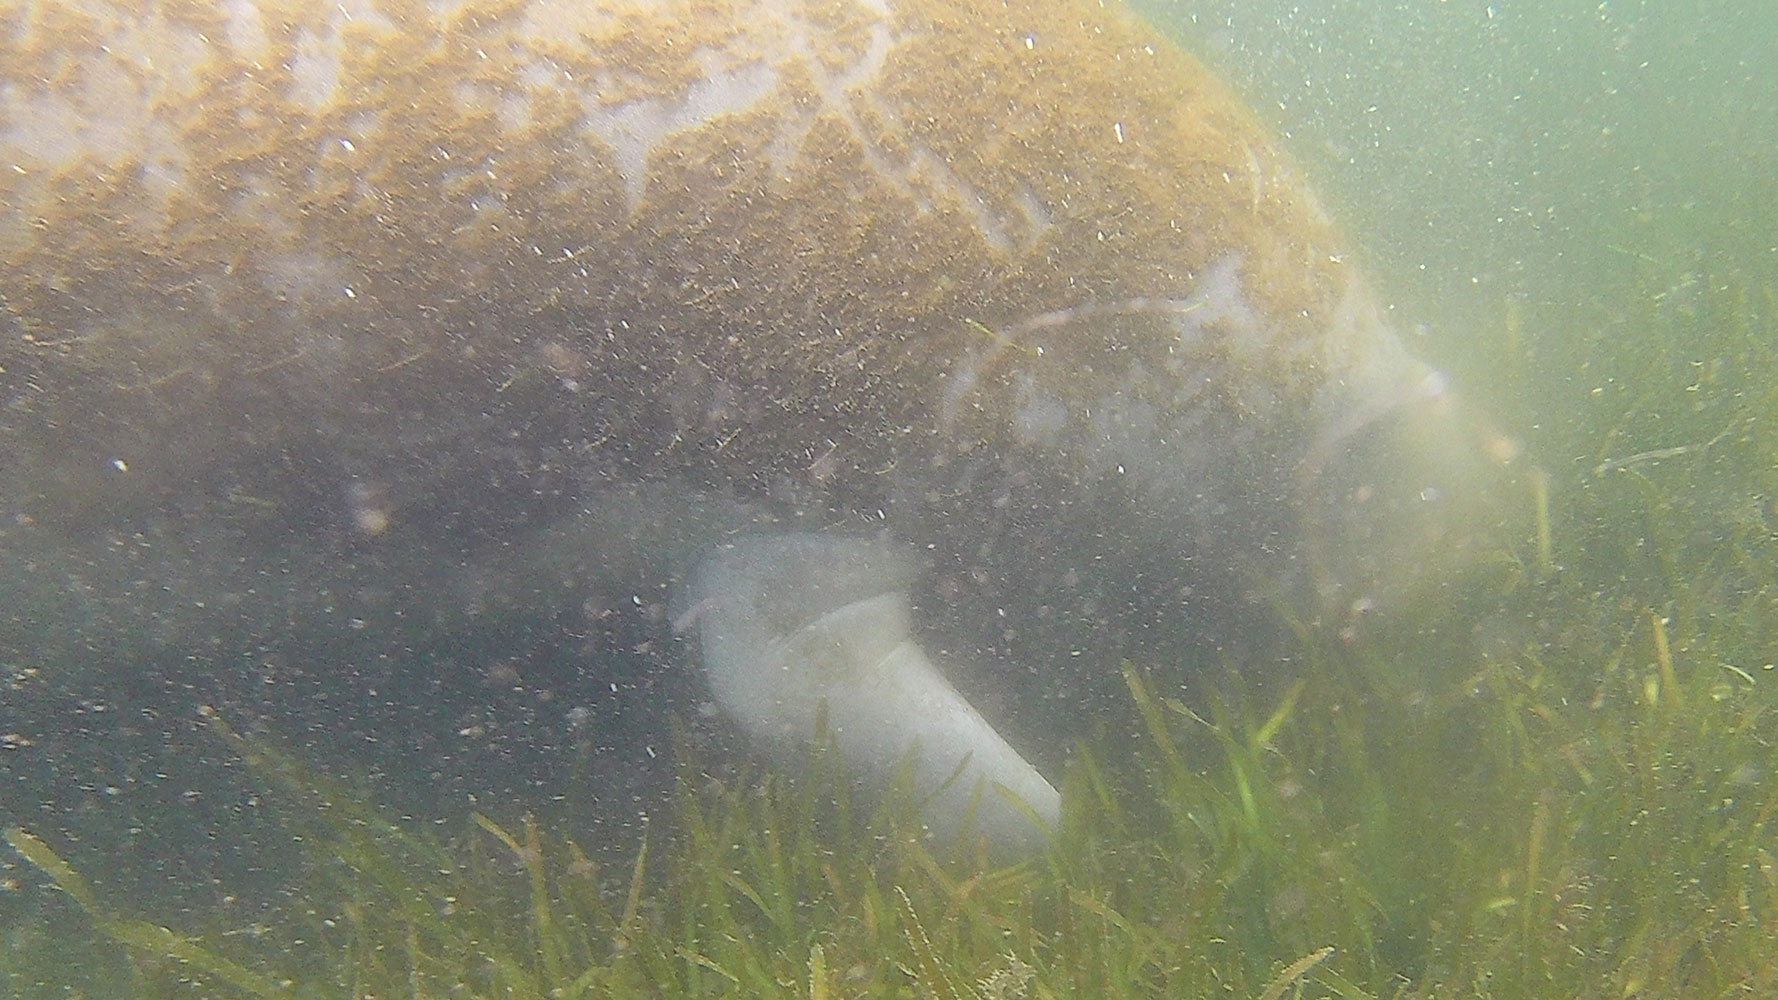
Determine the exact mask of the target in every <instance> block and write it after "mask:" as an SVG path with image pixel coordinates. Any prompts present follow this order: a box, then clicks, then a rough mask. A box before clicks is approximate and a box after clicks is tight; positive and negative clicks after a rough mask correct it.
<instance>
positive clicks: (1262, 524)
mask: <svg viewBox="0 0 1778 1000" xmlns="http://www.w3.org/2000/svg"><path fill="white" fill-rule="evenodd" d="M0 332H3V333H4V341H3V344H0V352H3V353H0V366H3V367H4V379H5V408H4V411H3V412H0V461H3V462H4V465H5V469H6V476H5V481H4V483H3V484H0V503H4V505H5V507H6V508H7V509H6V513H7V515H8V516H7V518H6V527H5V528H4V529H0V530H3V532H4V537H3V539H0V544H3V545H4V546H5V548H6V549H7V550H8V553H9V554H8V555H7V557H6V558H7V561H8V566H7V567H6V568H7V569H9V570H10V571H12V572H9V574H8V576H9V583H8V584H7V586H8V587H10V588H11V589H12V592H13V593H15V594H18V595H20V596H21V600H19V601H14V602H11V603H12V605H13V606H14V607H17V608H19V609H20V610H19V611H18V612H16V613H14V616H13V618H12V620H11V622H9V623H8V624H7V634H6V635H5V636H4V637H3V641H4V642H5V644H6V645H7V646H8V647H9V648H10V649H11V650H12V651H13V652H14V653H19V652H21V651H22V652H23V653H25V654H29V655H33V656H35V657H38V658H42V657H44V656H45V655H52V654H56V653H58V652H61V651H65V649H64V647H63V646H59V645H57V643H65V642H77V643H78V644H80V645H82V646H83V647H85V648H91V647H93V646H94V645H95V644H97V645H100V646H103V647H104V648H106V649H108V650H111V651H114V652H117V653H118V654H119V655H121V654H122V653H123V652H126V651H127V649H128V647H129V645H130V644H131V643H132V642H134V641H137V640H136V639H135V638H132V637H133V636H137V635H139V634H140V632H141V629H140V626H143V625H144V624H147V625H149V626H152V628H151V629H150V630H149V631H150V632H151V634H152V635H154V636H156V637H157V638H156V639H155V641H157V642H161V643H167V644H172V645H174V646H177V645H178V644H179V643H181V642H186V641H189V639H188V638H182V637H189V636H192V635H197V634H202V635H205V636H208V637H210V640H209V641H211V642H212V643H215V642H224V643H227V642H247V641H264V640H265V639H266V637H267V636H268V635H272V634H275V633H277V632H278V631H279V630H281V629H289V628H290V627H291V626H292V624H295V625H298V626H300V625H301V624H302V623H303V622H305V621H310V620H320V619H326V620H330V621H331V620H338V619H342V618H350V619H352V620H353V621H355V622H359V623H364V622H369V623H370V624H371V625H372V626H373V628H372V631H375V628H374V627H375V626H379V625H383V624H387V625H389V626H390V627H391V628H396V627H400V625H399V623H400V622H408V623H412V622H414V621H424V622H429V623H434V624H436V623H439V622H446V623H447V625H448V622H449V621H450V620H451V619H452V617H453V616H458V615H462V614H465V613H470V612H467V611H466V610H465V606H466V604H472V603H473V602H465V601H464V600H463V598H462V595H461V593H460V592H457V591H453V590H451V588H442V589H443V590H444V591H447V592H448V593H445V594H442V595H441V594H438V593H431V594H428V593H418V594H416V593H414V592H413V588H410V587H408V586H407V585H405V584H402V583H400V582H399V581H400V580H402V579H403V578H404V574H411V573H415V572H426V571H427V567H433V568H436V567H438V566H459V565H462V564H464V563H465V562H473V561H474V560H475V559H476V558H477V556H476V553H477V552H485V551H487V550H489V549H493V548H498V547H500V546H506V545H512V544H516V545H519V546H520V547H521V548H522V547H523V546H524V544H525V543H524V541H523V540H524V539H527V538H531V539H535V538H536V537H538V533H539V532H545V533H548V532H566V535H568V536H572V537H573V538H574V539H576V542H575V545H576V546H577V548H576V555H575V556H573V557H571V558H570V557H563V556H561V555H560V553H559V552H553V551H552V554H550V555H547V556H544V557H540V559H541V561H540V563H539V565H546V566H548V567H549V568H548V569H547V570H545V571H543V572H542V574H541V575H542V576H545V577H548V578H549V579H547V580H542V581H539V580H535V579H533V580H529V581H527V583H526V586H529V587H532V588H533V589H534V590H536V591H537V592H539V597H538V599H539V600H551V599H554V600H559V601H562V602H564V603H571V602H572V600H573V598H572V597H571V596H568V595H572V594H574V593H576V588H577V587H578V586H581V585H582V584H584V576H578V577H577V576H576V575H575V573H574V572H570V571H568V570H566V569H563V568H562V565H561V562H562V561H563V560H566V562H569V563H576V564H577V565H584V564H588V563H591V564H608V565H613V566H616V565H621V564H624V563H625V560H627V559H630V558H631V557H632V556H633V553H631V552H630V551H629V549H631V548H635V547H638V546H640V547H643V548H646V547H649V546H650V545H655V544H657V543H659V542H660V540H661V539H662V538H663V537H665V536H667V535H670V534H671V533H672V530H673V528H674V526H675V525H674V523H673V522H674V521H675V515H671V514H663V505H665V507H667V508H670V507H671V505H672V503H673V499H674V498H676V497H693V496H695V497H699V498H703V499H701V500H700V501H699V502H698V506H697V508H696V512H695V513H688V514H686V515H685V520H686V521H687V522H688V523H689V522H697V523H698V524H700V525H701V526H702V528H701V530H703V531H705V534H698V533H697V532H693V534H694V535H696V537H695V538H692V539H690V540H689V541H684V542H683V546H682V547H683V548H684V549H686V550H690V549H692V548H696V547H699V546H702V545H704V544H706V543H707V542H708V541H709V537H706V535H709V536H716V537H720V535H721V534H722V533H724V532H727V531H729V530H731V529H732V528H734V527H736V526H745V524H743V523H742V522H744V521H746V519H747V518H766V519H771V518H778V519H780V520H785V519H788V520H792V521H795V522H796V525H797V526H798V527H810V526H814V527H821V528H825V529H830V530H831V529H834V528H839V529H851V530H864V529H871V530H876V529H886V530H887V531H888V532H889V533H890V534H892V535H893V536H895V537H896V538H899V539H902V540H904V541H905V542H907V543H909V544H911V545H912V546H915V547H917V548H916V550H917V551H919V552H920V553H921V554H922V556H921V557H922V558H923V559H925V560H926V566H925V569H926V570H927V571H928V576H929V578H930V579H932V580H934V581H936V583H935V584H934V585H933V586H932V588H931V590H930V593H929V595H928V596H927V597H926V598H924V599H923V600H920V601H918V602H917V603H921V604H922V605H923V606H924V608H925V609H926V610H927V611H928V612H929V613H930V615H931V617H932V618H933V620H934V621H935V622H937V623H938V626H939V627H941V628H944V629H948V630H949V631H950V633H951V634H956V635H962V636H964V637H965V638H964V639H962V640H961V642H962V643H964V644H967V645H969V646H971V647H973V651H975V652H981V653H985V654H986V658H988V659H995V658H996V657H997V656H1005V655H1007V654H1009V653H1011V654H1016V655H1018V656H1021V657H1025V661H1024V668H1025V669H1028V670H1029V674H1027V675H1025V676H1026V678H1027V679H1026V681H1025V683H1036V684H1039V685H1041V684H1042V683H1043V681H1042V680H1041V678H1043V676H1044V675H1045V673H1046V672H1049V671H1052V670H1056V669H1057V668H1058V665H1064V664H1066V663H1068V661H1069V658H1070V656H1071V655H1072V654H1078V653H1080V652H1081V651H1082V650H1081V648H1080V647H1081V646H1083V645H1085V643H1084V642H1083V640H1082V637H1083V636H1086V637H1089V638H1090V637H1092V636H1094V635H1095V634H1096V635H1097V636H1098V637H1099V638H1101V639H1103V640H1105V641H1106V643H1107V649H1106V650H1105V651H1103V654H1102V655H1100V654H1098V653H1096V654H1095V657H1094V659H1095V660H1096V661H1097V664H1098V666H1100V667H1103V666H1104V665H1105V663H1104V661H1105V659H1106V658H1109V657H1111V656H1114V655H1115V653H1114V652H1113V650H1115V649H1116V648H1118V644H1119V643H1124V644H1127V643H1128V642H1130V641H1132V640H1134V641H1143V640H1144V639H1145V638H1154V639H1155V642H1156V644H1157V645H1158V646H1161V647H1164V646H1165V645H1166V644H1167V643H1168V642H1169V641H1171V638H1172V637H1176V636H1179V635H1183V634H1187V633H1191V632H1194V631H1195V630H1198V629H1202V628H1204V627H1206V626H1205V623H1206V621H1208V620H1214V619H1217V618H1218V617H1219V616H1221V617H1239V614H1240V609H1241V608H1242V607H1243V606H1244V601H1245V600H1246V599H1247V596H1248V591H1249V590H1250V589H1252V588H1254V587H1256V586H1259V585H1261V584H1262V583H1263V581H1265V580H1266V579H1268V578H1271V577H1280V578H1294V579H1295V580H1296V581H1297V582H1298V583H1301V584H1306V585H1307V587H1306V588H1305V589H1306V590H1309V591H1311V592H1312V594H1311V596H1312V597H1313V598H1314V599H1317V600H1320V599H1327V600H1331V601H1332V602H1333V604H1334V605H1335V606H1344V605H1343V603H1342V602H1345V601H1348V600H1350V599H1352V598H1353V597H1354V596H1359V597H1362V595H1364V594H1366V593H1368V591H1367V590H1366V589H1365V588H1367V587H1370V586H1372V585H1374V584H1375V582H1376V581H1377V580H1378V579H1382V578H1391V577H1397V576H1401V575H1405V574H1401V573H1400V572H1399V571H1401V570H1402V568H1403V567H1404V566H1408V565H1410V564H1411V563H1417V562H1419V561H1421V560H1423V559H1429V558H1431V556H1430V553H1431V552H1432V550H1433V549H1434V548H1436V547H1438V546H1447V545H1451V544H1467V543H1468V541H1469V540H1468V537H1467V534H1466V529H1465V526H1464V524H1463V522H1462V520H1461V519H1460V518H1458V517H1457V516H1455V515H1454V514H1453V513H1452V512H1453V511H1454V510H1455V509H1456V507H1455V505H1454V504H1450V503H1444V502H1441V500H1440V498H1445V499H1447V500H1448V499H1449V498H1452V497H1458V496H1464V495H1467V494H1468V493H1470V492H1471V491H1472V489H1473V487H1474V486H1475V483H1476V482H1477V481H1478V477H1479V476H1481V475H1482V474H1484V473H1485V471H1486V469H1485V466H1486V462H1485V461H1484V460H1483V459H1482V458H1479V457H1477V447H1476V445H1477V436H1476V434H1475V433H1474V432H1472V431H1471V430H1470V429H1469V428H1468V426H1467V425H1466V424H1464V423H1463V421H1462V419H1461V417H1460V415H1459V414H1456V413H1455V412H1454V411H1453V409H1452V407H1451V395H1450V393H1449V392H1448V391H1447V390H1446V387H1445V386H1444V385H1443V383H1442V380H1441V378H1440V377H1439V376H1438V375H1437V374H1436V373H1434V372H1431V371H1430V370H1429V369H1428V368H1427V367H1426V366H1424V365H1423V364H1421V363H1419V362H1418V361H1416V360H1414V359H1413V358H1412V357H1410V356H1409V355H1408V354H1407V353H1406V352H1405V351H1404V350H1403V348H1402V346H1401V344H1400V342H1399V340H1398V339H1397V337H1396V335H1395V334H1394V333H1393V332H1392V331H1391V330H1390V329H1389V328H1388V326H1387V324H1386V323H1385V322H1384V318H1383V316H1382V313H1381V310H1380V308H1379V306H1378V303H1377V300H1376V299H1375V297H1374V296H1373V295H1372V293H1371V292H1370V291H1369V290H1368V289H1367V287H1366V285H1365V282H1364V280H1363V279H1362V277H1361V275H1360V274H1359V270H1358V267H1357V265H1356V263H1355V260H1354V259H1353V257H1352V256H1351V255H1350V252H1349V250H1348V248H1347V246H1346V244H1345V243H1344V242H1343V241H1342V240H1341V238H1340V237H1339V235H1338V234H1337V233H1336V232H1335V230H1334V229H1333V227H1332V226H1331V225H1330V223H1329V221H1328V219H1327V218H1326V217H1325V215H1324V213H1323V212H1322V211H1321V209H1320V208H1319V207H1318V205H1317V203H1316V201H1315V199H1314V197H1313V195H1312V194H1311V193H1310V192H1309V191H1308V190H1307V188H1306V187H1305V185H1304V183H1303V182H1302V180H1301V179H1300V178H1299V177H1298V176H1297V174H1296V172H1295V170H1294V169H1293V167H1292V166H1291V164H1290V163H1289V162H1288V160H1287V159H1286V158H1285V157H1284V156H1283V155H1282V154H1281V153H1280V151H1279V150H1278V149H1277V148H1276V146H1275V145H1274V143H1273V141H1272V140H1271V139H1270V138H1269V137H1268V136H1267V135H1266V133H1265V130H1264V129H1263V128H1261V127H1260V126H1259V125H1258V124H1257V123H1256V121H1255V119H1254V118H1253V117H1252V116H1251V115H1250V114H1249V113H1248V112H1247V111H1245V110H1244V109H1243V108H1242V107H1241V106H1240V105H1239V103H1238V102H1237V101H1235V100H1234V99H1233V98H1232V97H1231V95H1230V94H1229V92H1228V91H1227V90H1226V89H1225V88H1224V87H1223V86H1222V85H1221V84H1219V83H1218V82H1216V81H1215V80H1214V79H1213V78H1211V77H1210V76H1209V75H1208V74H1207V72H1206V71H1205V70H1204V69H1203V68H1202V67H1201V66H1200V65H1198V64H1197V63H1196V62H1194V61H1193V60H1191V59H1190V58H1188V57H1186V56H1184V55H1182V54H1181V53H1180V52H1178V51H1176V50H1175V49H1174V48H1173V47H1172V46H1171V45H1170V44H1168V43H1166V42H1164V41H1162V40H1160V39H1159V38H1157V37H1156V35H1155V34H1154V33H1153V32H1152V31H1151V30H1150V29H1149V28H1148V27H1147V26H1146V25H1144V24H1143V23H1141V22H1140V21H1139V20H1138V19H1136V18H1135V17H1133V16H1132V15H1130V14H1129V13H1127V12H1125V11H1122V10H1120V9H1117V8H1116V7H1115V6H1109V7H1108V6H1102V5H1100V4H1097V3H1088V2H1076V0H1031V2H1029V3H1022V4H1019V5H1014V6H1012V7H1008V6H1006V5H1004V4H1000V3H989V2H976V0H894V2H885V3H873V2H851V0H837V2H807V3H805V2H801V0H788V2H772V3H765V2H761V3H748V2H732V3H730V2H716V0H710V2H701V0H700V2H673V0H669V2H658V3H642V2H626V0H461V2H454V3H436V2H419V0H349V2H346V3H331V2H328V3H321V2H316V0H240V2H233V3H225V4H217V3H213V2H208V0H148V2H134V0H132V2H119V3H105V2H102V0H90V2H89V0H41V2H23V3H20V2H13V3H10V4H8V5H7V6H6V7H5V8H3V9H0ZM637 489H641V490H643V491H644V492H642V493H637V492H635V490H637ZM610 497H618V498H628V500H629V501H630V502H624V501H623V500H609V499H608V498H610ZM637 497H643V498H645V499H644V500H643V501H641V502H636V498H637ZM712 498H714V499H712ZM712 504H717V505H721V504H735V505H740V506H742V507H744V508H745V509H746V510H747V511H748V512H749V513H748V514H746V515H745V517H741V518H728V519H724V518H722V517H718V516H713V515H709V511H710V510H711V509H712V506H711V505H712ZM589 510H593V511H594V513H593V514H592V515H590V517H591V520H590V521H588V522H585V523H590V524H593V525H596V527H597V530H590V529H587V530H579V529H573V528H568V529H563V528H561V527H560V526H561V525H563V524H564V523H572V522H573V519H574V517H575V516H578V515H582V512H585V511H589ZM761 511H764V512H767V513H764V514H762V513H760V512H761ZM626 518H635V519H637V520H638V521H645V520H648V519H649V518H654V519H655V520H654V521H653V522H652V523H653V524H654V528H653V529H650V531H652V533H650V531H640V532H632V533H630V535H628V536H625V535H624V532H623V531H622V530H621V524H622V523H623V522H624V521H625V519H626ZM699 518H707V520H704V521H700V520H698V519H699ZM663 521H664V522H665V523H663ZM551 526H554V527H551ZM551 537H558V538H559V537H562V536H551ZM515 540H517V541H515ZM601 546H605V547H606V548H607V549H608V551H603V550H601ZM544 548H547V549H551V550H556V549H559V548H560V546H559V545H557V544H554V543H551V544H549V545H545V546H544ZM268 553H276V558H277V559H278V560H279V566H280V573H279V574H276V575H277V576H278V579H277V580H269V579H267V576H268V574H265V573H263V572H259V571H258V570H256V568H255V564H256V561H258V560H261V559H263V558H266V557H267V554H268ZM1402 553H1412V557H1411V559H1408V560H1404V558H1403V556H1402ZM681 557H683V558H681ZM676 558H681V564H680V565H679V566H678V567H677V568H675V567H672V566H668V567H667V568H665V569H661V570H659V571H658V572H660V573H664V574H667V575H669V576H672V575H674V574H681V575H682V574H683V571H684V561H685V559H687V558H689V552H683V553H679V554H678V555H677V556H676ZM552 559H555V560H557V561H556V562H551V560H552ZM642 562H644V563H647V560H646V559H642ZM75 564H78V565H79V567H80V569H79V570H78V572H76V571H75V570H73V569H65V568H64V567H66V566H71V565H75ZM649 565H651V566H652V565H653V564H649ZM663 565H664V564H663ZM76 576H78V577H79V581H78V582H79V586H70V580H71V579H72V578H74V577H76ZM168 580H176V581H177V586H173V585H168V582H167V581H168ZM292 581H295V582H292ZM175 592H176V594H177V596H169V595H170V594H172V593H175ZM342 605H343V606H346V608H345V610H342ZM268 609H269V610H268ZM417 609H418V610H421V611H424V612H425V613H424V614H416V610H417ZM1230 609H1233V610H1232V612H1231V611H1230ZM1095 629H1097V632H1096V633H1095V631H1094V630H1095ZM218 635H221V636H224V638H223V639H220V640H219V639H216V638H215V637H216V636H218ZM69 636H74V637H76V639H73V640H70V639H68V638H67V637H69ZM1069 643H1072V644H1073V646H1074V647H1075V648H1072V649H1064V648H1057V644H1061V645H1066V644H1069ZM1043 648H1047V649H1048V652H1047V656H1048V661H1047V662H1038V663H1033V662H1030V658H1031V657H1032V656H1033V655H1043V654H1037V653H1035V652H1034V651H1035V650H1039V649H1043ZM1112 662H1115V660H1113V661H1112ZM1033 676H1035V677H1037V678H1039V680H1037V681H1032V680H1031V679H1030V678H1031V677H1033Z"/></svg>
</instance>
